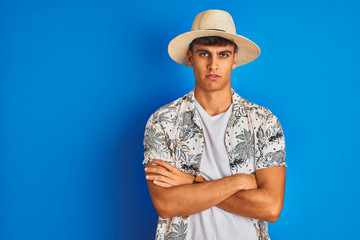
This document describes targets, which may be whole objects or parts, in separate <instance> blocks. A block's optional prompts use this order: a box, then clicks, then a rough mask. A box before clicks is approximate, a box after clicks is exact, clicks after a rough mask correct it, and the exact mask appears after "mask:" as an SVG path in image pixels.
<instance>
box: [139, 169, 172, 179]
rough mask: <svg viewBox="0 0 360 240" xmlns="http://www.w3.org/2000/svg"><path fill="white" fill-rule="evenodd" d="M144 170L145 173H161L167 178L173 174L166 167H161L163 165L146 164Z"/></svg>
mask: <svg viewBox="0 0 360 240" xmlns="http://www.w3.org/2000/svg"><path fill="white" fill-rule="evenodd" d="M145 172H147V173H156V174H158V175H163V176H165V177H168V178H173V177H174V174H172V173H171V172H169V171H168V170H167V169H165V168H163V167H159V166H157V167H155V166H147V167H146V168H145Z"/></svg>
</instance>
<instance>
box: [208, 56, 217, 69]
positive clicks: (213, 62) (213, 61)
mask: <svg viewBox="0 0 360 240" xmlns="http://www.w3.org/2000/svg"><path fill="white" fill-rule="evenodd" d="M218 67H219V66H218V61H217V59H216V56H214V55H212V56H211V57H210V58H209V65H208V68H209V70H217V69H218Z"/></svg>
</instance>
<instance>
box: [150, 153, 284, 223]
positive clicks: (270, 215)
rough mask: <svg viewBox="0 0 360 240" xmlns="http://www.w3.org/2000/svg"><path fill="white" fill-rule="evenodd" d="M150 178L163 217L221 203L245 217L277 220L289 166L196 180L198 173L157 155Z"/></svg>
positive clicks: (151, 189)
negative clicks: (184, 169)
mask: <svg viewBox="0 0 360 240" xmlns="http://www.w3.org/2000/svg"><path fill="white" fill-rule="evenodd" d="M152 163H154V164H157V165H146V168H145V171H146V178H147V182H148V187H149V191H150V195H151V198H152V201H153V204H154V206H155V208H156V210H157V212H158V213H159V215H160V217H162V218H169V217H174V216H188V215H192V214H195V213H198V212H201V211H204V210H206V209H208V208H210V207H213V206H217V207H219V208H221V209H223V210H225V211H228V212H231V213H235V214H238V215H241V216H244V217H249V218H256V219H262V220H265V221H268V222H276V221H277V219H278V217H279V215H280V212H281V209H282V205H283V201H284V192H285V167H272V168H266V169H261V170H257V171H256V174H255V175H253V174H235V175H231V176H229V177H225V178H222V179H219V180H215V181H209V182H207V181H206V182H204V183H200V184H192V182H193V180H194V176H192V175H189V174H186V173H184V172H182V171H180V170H179V169H177V168H175V167H174V166H172V165H170V164H168V163H166V162H164V161H162V160H157V159H153V160H152Z"/></svg>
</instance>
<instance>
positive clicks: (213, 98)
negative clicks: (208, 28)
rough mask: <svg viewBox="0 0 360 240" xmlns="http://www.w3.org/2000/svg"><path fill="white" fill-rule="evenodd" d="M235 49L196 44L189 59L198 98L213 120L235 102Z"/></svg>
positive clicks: (189, 52)
mask: <svg viewBox="0 0 360 240" xmlns="http://www.w3.org/2000/svg"><path fill="white" fill-rule="evenodd" d="M237 54H238V53H237V52H235V53H234V47H233V46H230V45H227V46H205V45H201V44H196V45H195V46H194V47H193V52H191V51H189V50H188V51H187V59H188V64H189V66H190V67H192V68H193V72H194V76H195V98H196V100H197V101H198V102H199V104H200V105H201V106H202V107H203V108H204V110H205V111H206V112H207V113H209V114H210V115H211V116H214V115H217V114H219V113H222V112H225V111H226V110H227V109H228V108H229V106H230V104H231V101H232V97H231V71H232V69H234V68H235V67H236V64H237Z"/></svg>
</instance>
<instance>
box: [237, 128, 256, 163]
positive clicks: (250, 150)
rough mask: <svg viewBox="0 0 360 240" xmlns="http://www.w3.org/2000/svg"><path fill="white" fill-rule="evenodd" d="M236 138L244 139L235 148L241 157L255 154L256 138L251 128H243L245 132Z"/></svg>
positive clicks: (244, 157)
mask: <svg viewBox="0 0 360 240" xmlns="http://www.w3.org/2000/svg"><path fill="white" fill-rule="evenodd" d="M236 138H238V139H240V140H243V141H242V142H240V143H238V144H237V145H236V146H235V148H234V153H235V154H236V155H237V156H239V157H240V158H241V159H250V158H252V156H254V138H253V136H252V135H251V132H250V130H246V129H244V130H243V133H241V134H239V135H237V136H236Z"/></svg>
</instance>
